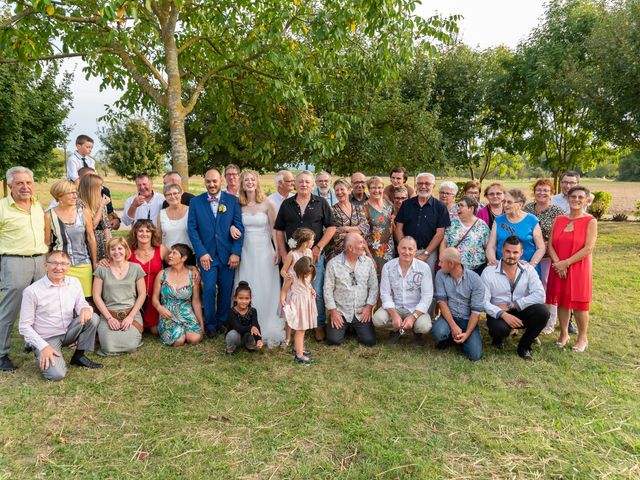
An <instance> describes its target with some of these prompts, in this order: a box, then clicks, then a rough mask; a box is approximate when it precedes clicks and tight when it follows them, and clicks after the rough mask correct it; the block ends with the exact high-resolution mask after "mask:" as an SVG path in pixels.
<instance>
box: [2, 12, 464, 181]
mask: <svg viewBox="0 0 640 480" xmlns="http://www.w3.org/2000/svg"><path fill="white" fill-rule="evenodd" d="M10 3H11V4H12V5H14V6H15V11H14V15H13V17H12V18H10V19H9V20H6V21H4V22H3V24H2V26H3V27H4V28H3V29H2V31H1V32H0V49H1V50H2V52H4V53H3V56H4V57H5V58H4V61H28V60H31V59H57V58H61V57H70V56H81V57H82V58H83V59H84V60H85V61H86V62H87V67H86V70H85V71H86V74H87V76H98V77H100V78H101V79H102V85H103V86H112V87H115V88H119V89H124V90H125V93H124V95H123V96H122V98H121V99H120V100H119V101H118V103H117V107H120V108H123V109H124V110H126V111H128V112H132V111H138V110H139V109H140V108H146V109H161V110H162V111H164V112H165V114H166V116H167V119H168V124H169V131H170V137H171V154H172V160H173V166H174V169H175V170H177V171H178V172H179V173H180V174H182V175H183V178H187V174H188V158H187V140H186V137H185V128H184V125H185V119H186V117H187V116H188V115H189V114H190V113H192V112H193V111H194V109H195V108H196V106H197V105H198V102H199V100H200V98H201V97H203V98H208V99H210V100H211V102H212V103H213V105H215V107H216V108H215V110H213V113H214V114H215V115H219V116H220V118H222V119H224V118H225V117H226V116H233V115H236V114H237V115H240V116H242V118H243V121H249V120H248V118H247V116H246V112H249V111H250V109H246V108H237V107H238V106H239V105H245V104H246V105H251V104H252V102H253V101H254V98H242V97H239V96H238V88H236V87H239V86H243V85H244V84H245V82H246V81H247V80H248V79H249V80H250V81H252V82H254V87H253V89H252V90H253V91H255V92H256V93H259V94H263V95H265V96H267V95H268V96H270V97H271V102H272V103H273V104H274V105H275V106H276V108H279V107H282V108H283V109H285V110H287V109H288V110H289V111H291V109H290V105H293V106H295V107H296V108H295V110H296V116H295V117H297V119H298V120H297V121H296V119H294V120H292V121H291V123H290V128H291V129H294V131H295V129H296V128H298V130H300V129H301V128H308V126H312V128H313V125H314V124H315V123H316V120H315V119H314V110H313V108H312V106H311V105H309V102H308V101H307V100H306V97H305V87H306V86H308V85H310V84H322V83H323V81H324V79H325V78H326V77H327V75H331V74H332V72H333V71H334V70H335V69H336V68H338V67H339V66H340V63H341V62H342V61H343V60H344V58H345V56H346V57H353V59H354V61H352V62H350V64H351V65H356V66H357V65H362V66H368V65H370V64H371V63H369V62H366V61H363V60H364V59H368V58H372V59H374V60H375V61H374V62H372V63H373V64H374V65H375V69H373V70H364V69H363V70H361V71H359V73H360V75H361V77H362V79H363V80H365V81H367V82H374V83H376V82H383V81H386V80H387V79H388V78H389V77H390V76H391V75H392V74H393V72H394V71H395V68H396V66H397V65H399V64H402V62H403V61H405V60H406V59H407V58H410V57H411V55H412V52H413V49H414V45H415V43H416V39H418V41H419V42H421V43H425V44H426V45H427V47H429V48H430V49H432V50H435V47H434V46H433V45H432V44H431V43H430V41H429V40H430V39H433V38H436V39H446V37H447V32H448V31H453V30H454V29H455V21H453V20H445V21H443V20H441V19H439V18H432V19H429V20H426V21H424V20H422V19H420V18H419V17H416V16H414V15H413V10H414V9H415V6H416V3H417V2H416V0H387V1H385V2H383V3H382V4H381V3H380V2H379V1H376V0H355V1H350V2H344V1H340V0H324V1H315V0H306V1H305V0H270V1H268V2H254V1H250V0H223V1H216V2H207V1H202V0H146V1H144V2H143V1H141V0H139V1H127V2H122V1H121V0H106V1H104V2H99V3H96V2H94V1H92V0H78V1H76V2H72V3H69V4H66V3H61V2H57V1H55V2H54V1H51V0H10ZM59 44H60V45H62V52H60V53H58V52H57V51H56V50H55V48H56V45H59ZM346 47H348V48H346ZM351 47H354V48H351ZM358 60H360V61H358ZM267 80H268V81H269V85H267ZM232 105H233V106H234V107H235V108H230V106H232ZM301 120H304V123H302V122H301ZM218 124H219V123H218ZM305 125H306V126H305ZM316 127H317V125H316ZM315 131H316V132H317V135H316V137H315V138H313V139H312V140H311V141H312V142H320V143H324V144H326V145H328V146H329V147H327V148H330V147H331V146H332V144H331V142H330V141H329V140H328V139H330V136H329V137H326V136H324V135H323V133H322V131H321V129H319V128H316V130H315ZM222 133H223V134H224V133H225V132H224V131H223V132H222ZM215 135H217V133H215ZM209 141H210V142H211V143H212V144H214V145H215V144H217V142H216V139H215V137H214V138H213V139H212V140H209ZM235 142H236V143H239V145H238V146H237V148H238V150H242V149H246V148H252V144H251V139H250V138H248V137H247V139H246V140H244V139H242V136H241V137H240V138H239V139H235ZM260 148H262V149H265V150H268V149H269V148H272V147H271V146H270V145H269V143H268V142H264V143H263V144H261V145H260ZM315 150H318V149H317V148H316V149H315ZM320 150H322V148H320Z"/></svg>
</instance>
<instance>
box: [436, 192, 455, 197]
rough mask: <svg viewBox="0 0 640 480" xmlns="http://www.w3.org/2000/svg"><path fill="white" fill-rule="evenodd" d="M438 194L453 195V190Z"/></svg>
mask: <svg viewBox="0 0 640 480" xmlns="http://www.w3.org/2000/svg"><path fill="white" fill-rule="evenodd" d="M438 195H446V196H447V197H448V196H450V195H454V193H453V192H438Z"/></svg>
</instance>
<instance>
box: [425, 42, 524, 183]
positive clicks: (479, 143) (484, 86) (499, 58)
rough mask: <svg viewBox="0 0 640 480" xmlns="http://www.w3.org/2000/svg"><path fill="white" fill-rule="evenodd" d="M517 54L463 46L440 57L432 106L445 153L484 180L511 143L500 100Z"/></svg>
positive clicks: (448, 160) (437, 63)
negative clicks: (500, 86) (502, 89)
mask: <svg viewBox="0 0 640 480" xmlns="http://www.w3.org/2000/svg"><path fill="white" fill-rule="evenodd" d="M512 56H513V54H512V53H511V52H510V51H509V50H508V49H506V48H504V47H498V48H496V49H489V50H485V51H476V50H473V49H471V48H469V47H467V46H466V45H462V44H458V45H455V46H453V47H451V48H450V49H448V50H445V51H444V52H443V54H442V55H441V56H440V59H439V60H437V61H436V66H435V85H434V87H433V97H432V99H431V108H432V109H435V110H437V111H438V121H437V127H438V128H439V129H440V130H441V131H442V136H443V151H444V155H445V157H446V159H447V162H450V163H452V164H453V165H454V166H455V167H456V168H459V167H466V168H467V170H468V172H469V174H470V176H471V178H472V179H476V178H478V179H479V180H480V182H482V180H484V178H485V177H486V176H487V174H488V173H489V172H490V171H491V170H492V169H493V168H494V167H495V166H496V162H497V161H498V160H499V159H501V158H503V157H504V153H505V147H506V145H507V143H508V137H509V135H508V127H507V125H506V124H505V122H500V120H499V118H498V117H499V115H498V110H497V109H496V104H497V103H500V102H502V101H503V92H502V91H501V89H500V88H499V84H500V81H501V80H502V78H503V77H504V76H505V75H506V66H507V64H508V62H509V61H510V59H511V57H512Z"/></svg>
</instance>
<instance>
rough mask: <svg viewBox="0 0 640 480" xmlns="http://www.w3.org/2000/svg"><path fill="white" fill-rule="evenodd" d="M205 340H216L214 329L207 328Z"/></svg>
mask: <svg viewBox="0 0 640 480" xmlns="http://www.w3.org/2000/svg"><path fill="white" fill-rule="evenodd" d="M206 335H207V338H216V337H217V336H218V331H217V330H216V329H215V328H208V329H207V332H206Z"/></svg>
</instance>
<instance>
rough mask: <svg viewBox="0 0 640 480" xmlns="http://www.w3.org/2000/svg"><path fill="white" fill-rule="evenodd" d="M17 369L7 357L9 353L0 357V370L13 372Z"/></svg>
mask: <svg viewBox="0 0 640 480" xmlns="http://www.w3.org/2000/svg"><path fill="white" fill-rule="evenodd" d="M17 369H18V367H16V366H15V365H14V363H13V362H12V361H11V359H10V358H9V355H5V356H3V357H0V372H15V371H16V370H17Z"/></svg>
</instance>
